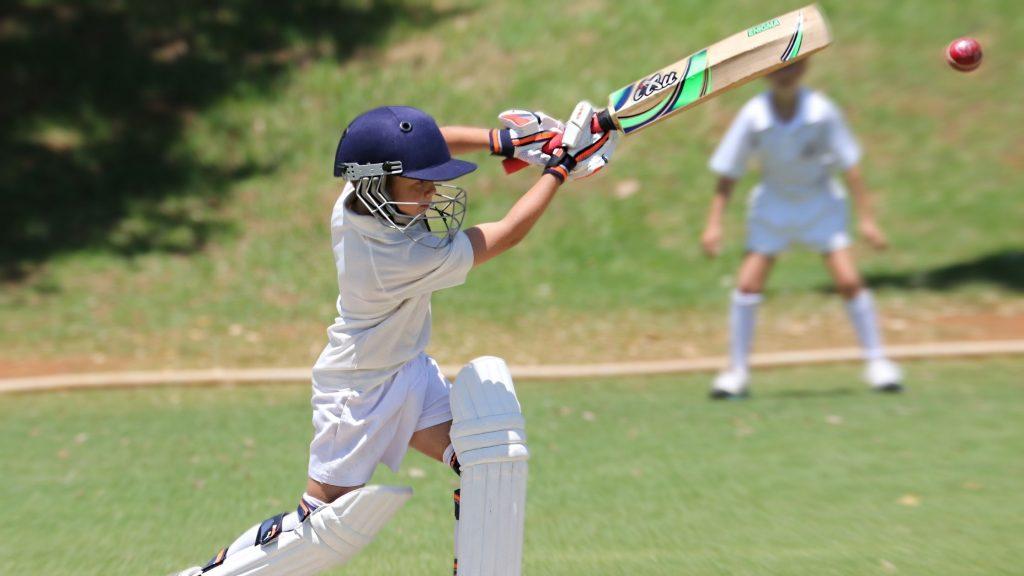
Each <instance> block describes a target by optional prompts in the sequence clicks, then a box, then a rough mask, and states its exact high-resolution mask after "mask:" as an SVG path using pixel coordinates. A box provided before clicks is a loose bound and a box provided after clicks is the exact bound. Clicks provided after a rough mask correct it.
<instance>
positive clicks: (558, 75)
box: [0, 0, 1024, 373]
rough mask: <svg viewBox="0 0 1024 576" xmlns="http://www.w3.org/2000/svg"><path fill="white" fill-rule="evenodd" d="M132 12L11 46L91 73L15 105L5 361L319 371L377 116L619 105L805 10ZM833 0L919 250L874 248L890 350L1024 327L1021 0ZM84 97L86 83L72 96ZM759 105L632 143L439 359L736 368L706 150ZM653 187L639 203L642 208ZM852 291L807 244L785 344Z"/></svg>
mask: <svg viewBox="0 0 1024 576" xmlns="http://www.w3.org/2000/svg"><path fill="white" fill-rule="evenodd" d="M101 4H103V3H97V6H99V5H101ZM113 4H116V6H117V7H116V8H113V7H112V8H111V9H109V10H104V9H100V8H96V7H93V8H89V7H85V6H79V7H76V8H71V7H69V6H68V5H67V3H65V2H58V1H53V0H46V1H40V2H24V3H21V4H19V8H18V9H16V10H13V11H12V14H11V15H10V17H9V18H8V21H7V22H8V25H5V28H4V29H3V30H0V50H4V51H6V52H5V53H8V54H10V55H11V58H12V60H11V61H12V62H18V63H19V65H23V66H25V69H20V68H18V69H13V68H12V70H14V72H10V74H11V77H10V80H11V82H14V83H16V85H19V86H21V84H17V83H18V82H23V81H24V78H26V77H27V78H30V79H31V78H33V77H34V76H33V75H34V74H36V72H35V70H41V69H50V68H51V67H57V68H58V69H62V70H64V69H66V70H67V74H66V75H65V76H60V77H47V78H43V79H41V80H40V81H39V83H38V85H34V84H32V83H31V82H29V84H27V85H25V86H23V88H22V89H21V91H20V92H19V91H17V90H11V91H8V94H7V95H6V96H5V98H12V99H14V100H16V101H17V103H19V106H15V107H13V108H10V109H11V110H15V111H20V112H19V113H18V114H12V115H10V117H8V116H4V118H6V119H9V120H10V122H11V124H10V125H11V126H12V130H10V131H8V132H6V133H5V135H4V137H3V138H2V139H0V151H4V150H6V151H8V152H7V153H5V154H4V158H3V160H0V162H4V167H5V169H4V170H0V182H2V183H3V185H4V188H5V189H9V190H11V194H13V195H14V196H12V197H11V198H12V200H10V204H9V205H10V206H11V207H12V210H13V212H11V213H10V214H11V215H10V216H9V217H8V220H12V221H9V222H7V224H8V225H7V226H5V227H4V228H5V229H6V232H4V233H3V234H4V236H3V239H4V246H3V249H2V250H0V256H2V262H0V264H2V265H3V271H4V278H5V281H4V282H3V283H2V284H0V315H2V321H3V328H4V329H3V330H2V331H0V363H2V364H3V366H2V367H4V370H5V373H12V372H29V371H47V370H53V369H60V368H63V369H65V370H82V369H86V370H90V369H91V370H95V369H113V368H122V367H153V366H167V367H171V366H209V365H237V366H247V365H254V364H258V365H267V364H271V365H296V364H298V365H301V364H306V363H308V362H309V361H310V360H311V358H312V357H313V356H314V354H315V352H316V350H318V349H319V347H320V346H322V343H323V330H324V328H325V327H326V325H328V324H329V323H330V322H331V320H332V319H333V314H334V312H333V303H334V298H335V294H336V287H335V280H334V272H333V267H332V262H331V256H330V251H329V246H328V239H329V237H328V230H327V219H328V214H329V210H330V207H331V205H332V203H333V201H334V198H335V197H336V195H337V192H338V187H339V183H338V182H337V181H335V180H332V179H331V178H330V165H331V161H332V154H333V151H334V146H335V143H336V139H337V137H338V135H339V133H340V130H341V128H342V127H343V126H344V125H345V123H347V121H348V120H350V119H351V118H352V117H353V116H355V115H356V114H357V113H359V112H361V111H363V110H365V109H367V108H369V107H372V106H377V105H381V104H388V103H407V104H413V105H416V106H419V107H422V108H424V109H426V110H428V111H430V112H432V113H433V114H435V115H436V116H437V117H438V118H439V119H440V120H441V122H442V123H453V124H454V123H458V124H473V125H484V126H491V125H494V122H495V115H496V114H497V113H498V112H500V111H501V110H503V109H505V108H508V107H512V106H519V107H538V108H542V109H544V110H547V111H548V112H550V113H553V114H558V115H562V114H566V113H568V111H569V110H570V109H571V107H572V105H573V104H574V103H575V101H576V100H577V99H579V98H584V97H586V98H590V99H592V100H593V101H595V102H601V100H602V98H604V97H605V95H606V94H607V93H608V92H610V91H611V90H613V89H615V88H618V87H619V86H621V85H623V84H625V83H627V82H630V81H632V80H634V79H635V78H636V77H638V76H639V75H641V74H643V73H645V72H647V71H650V70H653V69H655V68H657V67H660V66H661V65H664V64H666V63H668V62H672V61H674V60H677V59H679V58H680V57H682V56H684V55H686V54H687V53H688V52H690V51H692V50H696V49H698V48H700V47H702V46H705V45H707V44H708V43H710V42H713V41H715V40H717V39H719V38H721V37H724V36H726V35H728V34H730V33H732V32H734V31H736V30H739V29H741V28H743V27H745V26H748V25H751V24H753V23H755V22H757V21H759V20H763V19H765V18H767V17H769V16H771V15H773V14H776V13H781V12H783V11H785V10H788V9H791V8H792V7H794V6H795V5H796V3H794V2H784V1H781V0H765V1H753V0H743V1H737V2H729V3H713V2H658V3H655V2H649V3H640V4H636V3H634V4H622V3H619V4H615V3H613V2H608V1H606V0H584V1H582V2H575V3H573V4H572V5H571V6H570V7H567V8H566V10H564V11H562V12H559V13H558V15H557V16H558V20H553V21H550V22H545V21H544V20H543V19H538V18H532V17H531V18H528V17H526V15H528V14H538V13H541V14H549V13H550V6H549V3H547V2H542V1H540V0H524V1H522V2H515V3H502V2H484V1H482V0H465V1H462V0H442V1H430V2H427V1H426V0H408V1H405V2H400V1H388V2H356V1H351V2H344V1H341V2H320V3H307V4H303V3H294V4H292V3H287V4H281V5H275V6H274V7H270V6H265V7H264V8H262V9H261V10H262V11H261V10H253V9H248V10H247V9H245V3H233V4H229V5H224V6H221V7H218V8H217V9H216V10H214V9H211V8H209V6H207V5H205V4H203V3H195V4H196V5H195V6H193V7H192V9H193V10H192V12H188V11H187V10H185V9H183V8H177V9H176V8H174V7H172V6H170V5H167V6H157V5H152V6H150V5H146V6H145V8H143V7H142V5H138V6H137V7H132V6H127V5H123V4H120V3H112V5H113ZM823 4H824V7H825V9H826V11H827V13H828V14H829V16H830V18H831V21H832V24H833V29H834V33H835V36H836V44H835V45H834V47H833V48H831V49H830V50H829V51H828V52H827V53H824V54H823V55H821V56H820V57H819V58H816V59H815V62H814V64H813V67H812V73H811V76H810V83H811V84H812V85H813V86H816V87H820V88H822V89H824V90H825V91H826V92H827V93H828V94H829V95H830V96H832V97H833V99H835V100H836V101H837V102H838V103H839V104H840V105H841V106H842V107H843V108H844V109H845V111H846V113H847V115H848V117H849V120H850V122H851V124H852V126H853V128H854V130H855V131H856V133H857V134H858V136H859V137H860V139H861V140H862V141H863V143H864V145H865V148H866V150H867V156H866V159H865V172H866V175H867V179H868V181H869V183H870V185H871V187H872V188H873V189H875V190H876V191H877V192H878V193H879V196H880V212H881V217H882V221H883V223H884V224H885V226H886V228H887V230H888V232H889V233H890V235H891V239H892V241H893V248H892V250H891V251H890V252H889V253H886V254H884V255H878V254H871V253H867V252H865V253H862V254H861V257H862V263H863V266H864V269H865V271H866V273H867V274H868V276H869V278H871V279H872V280H874V281H875V284H876V286H877V287H878V293H879V301H880V304H881V306H882V308H883V310H884V311H885V312H886V314H887V316H889V317H892V318H897V319H898V320H899V322H901V323H902V324H903V325H907V324H909V325H910V329H909V330H904V332H893V333H891V334H890V337H891V338H892V339H903V340H908V341H910V340H914V341H916V340H921V339H929V338H940V337H941V338H956V337H963V336H967V337H974V336H975V335H976V334H974V333H973V332H971V331H970V330H968V329H967V328H968V327H971V326H974V324H972V323H971V322H964V321H961V320H956V319H957V318H960V317H962V316H965V315H966V316H971V315H988V316H993V317H998V318H1001V319H1002V320H1001V321H1003V322H1004V323H1005V322H1008V321H1013V320H1014V319H1016V320H1019V319H1021V318H1024V305H1022V304H1021V301H1020V298H1019V293H1020V291H1021V290H1022V289H1024V276H1022V275H1021V270H1024V266H1022V265H1021V262H1022V259H1024V254H1022V246H1021V243H1020V242H1021V236H1020V222H1022V221H1024V202H1021V201H1020V196H1019V192H1020V181H1021V174H1022V166H1024V156H1022V150H1024V147H1022V146H1021V145H1020V143H1021V140H1020V131H1019V129H1017V128H1016V127H1019V126H1021V125H1024V106H1022V105H1021V102H1020V99H1019V98H1014V97H1013V95H1016V94H1020V93H1021V92H1022V91H1024V75H1022V74H1020V70H1019V66H1020V61H1021V58H1022V56H1024V8H1022V7H1021V4H1020V3H1018V2H1011V1H1009V0H982V1H978V2H972V3H971V4H970V5H967V4H953V3H943V4H941V5H937V4H936V3H934V2H930V1H926V0H908V1H905V2H901V3H900V4H899V6H898V7H894V6H893V4H892V3H891V2H885V1H881V0H876V1H864V2H857V3H849V2H838V1H824V2H823ZM176 10H177V12H176ZM562 19H565V20H566V21H571V22H572V23H573V24H572V25H570V26H565V25H562V24H561V22H562ZM90 31H91V32H90ZM97 31H100V32H101V33H102V37H103V38H105V39H106V40H105V41H106V44H101V45H100V49H102V50H106V51H107V52H109V58H102V57H95V58H93V57H91V56H90V55H91V54H93V53H92V52H89V51H82V52H81V53H77V52H76V53H74V54H70V55H69V54H67V51H66V50H64V49H63V48H62V47H63V46H66V45H68V44H69V43H73V42H72V41H81V42H83V43H85V44H86V45H93V44H96V40H95V35H96V34H97V33H99V32H97ZM968 33H969V34H974V35H976V36H978V37H979V38H980V39H981V41H982V43H983V44H984V45H985V49H986V60H985V63H984V65H983V66H982V68H981V69H980V70H978V71H977V72H976V73H973V74H971V75H963V74H957V73H954V72H952V71H951V70H949V69H948V68H947V67H946V66H945V64H944V62H943V60H942V48H943V47H944V46H945V44H946V43H947V42H948V41H949V40H950V39H951V38H953V37H956V36H958V35H962V34H968ZM90 34H92V35H90ZM90 43H91V44H90ZM53 54H56V55H59V57H56V56H55V57H53V59H52V60H47V59H46V58H48V57H49V55H53ZM99 54H100V55H101V56H102V55H103V54H106V52H102V51H101V52H100V53H99ZM70 56H74V58H73V59H69V57H70ZM112 61H113V62H118V63H120V64H121V65H120V66H113V67H112V66H110V65H109V63H110V62H112ZM33 63H35V64H36V67H35V68H32V67H31V66H32V64H33ZM4 74H5V75H6V74H8V72H4ZM6 77H7V76H4V78H6ZM60 82H63V83H66V86H65V90H63V91H61V90H58V91H56V92H54V90H53V87H54V83H58V84H57V86H62V84H60ZM759 89H760V87H759V86H758V85H751V86H747V87H744V88H743V89H741V90H738V91H736V92H734V93H731V94H728V95H726V96H724V97H722V98H720V99H718V100H715V101H713V102H712V103H709V104H707V105H705V106H702V107H700V108H698V109H696V110H694V111H692V112H690V113H687V114H685V115H684V116H682V117H679V118H678V119H675V120H673V121H671V122H667V123H665V124H663V125H660V126H658V127H655V128H652V129H651V130H649V131H647V132H645V133H644V134H643V135H642V136H640V137H637V138H636V139H630V140H629V141H627V142H624V143H623V145H622V146H621V147H620V151H619V153H618V154H617V157H616V158H615V159H614V163H613V166H612V167H611V168H610V169H609V170H608V171H607V173H606V174H603V175H602V176H601V177H600V178H597V179H595V180H593V181H591V182H587V183H584V184H581V185H573V186H571V187H569V188H567V189H566V190H565V191H564V193H563V194H562V195H561V197H560V198H559V199H558V201H557V202H556V203H555V205H554V206H553V207H552V209H551V210H550V212H549V214H547V215H546V217H545V218H544V220H543V221H542V222H541V224H540V226H539V227H538V229H537V230H536V231H535V232H534V233H533V234H532V236H531V237H530V238H528V239H527V241H526V242H525V243H524V244H523V245H522V246H521V247H519V248H517V250H515V251H513V252H512V253H510V254H508V255H506V256H503V257H502V258H501V259H500V261H498V262H496V263H495V264H492V265H488V266H486V267H484V268H482V269H481V270H480V271H478V272H475V273H474V275H473V277H472V278H471V280H470V282H469V283H468V285H466V286H464V287H461V288H458V289H455V290H451V291H448V292H446V293H442V294H439V295H438V296H437V298H436V305H435V317H436V318H437V337H436V338H435V342H436V348H437V352H438V355H439V356H440V357H441V358H443V359H445V360H452V361H462V360H464V359H466V358H468V357H470V356H471V355H475V354H480V353H500V354H502V355H504V356H507V357H509V358H510V359H513V360H518V361H558V360H564V359H573V360H592V359H604V358H607V357H610V356H616V357H622V356H624V355H625V356H631V357H664V356H667V355H679V354H682V353H685V352H687V351H689V352H692V353H700V354H707V353H718V352H720V350H721V344H722V331H723V328H724V325H723V324H724V323H723V322H722V316H723V314H724V306H725V301H726V295H727V290H728V288H729V286H730V284H731V275H732V272H733V270H734V268H735V267H736V265H737V263H738V260H739V256H740V253H741V249H742V248H741V247H742V232H741V226H740V223H741V220H742V212H743V210H742V207H741V206H742V203H743V199H742V195H741V197H740V198H738V199H737V201H736V202H735V203H734V206H733V209H732V211H731V215H730V216H731V219H730V225H731V227H730V229H729V244H728V250H727V253H726V254H725V255H724V257H723V258H720V259H719V260H717V261H713V262H708V261H705V260H704V259H703V257H702V256H701V255H700V253H699V250H698V245H697V238H698V236H699V233H700V228H701V225H702V223H703V219H704V211H705V206H706V204H707V201H708V198H709V197H710V194H711V189H712V185H713V177H712V175H711V174H710V173H709V172H708V170H707V169H706V167H705V164H706V161H707V158H708V155H709V154H710V152H711V151H712V149H713V147H714V146H715V144H716V142H717V140H718V139H719V138H720V136H721V134H722V133H723V131H724V130H725V128H726V126H727V125H728V123H729V121H730V119H731V118H732V116H733V115H734V113H735V112H736V110H737V109H738V108H739V107H740V106H741V105H742V104H743V102H744V101H746V99H747V98H749V97H750V96H751V95H753V94H754V93H755V92H756V91H757V90H759ZM67 94H72V95H74V96H75V97H74V98H64V96H62V95H67ZM22 99H24V101H22ZM475 160H477V161H479V162H480V163H481V165H482V166H481V169H480V170H479V171H478V172H477V173H475V174H473V175H471V176H469V177H467V178H466V179H465V180H464V182H463V184H464V185H465V186H466V187H467V188H468V189H469V191H470V199H471V200H470V213H469V221H471V222H478V221H482V220H486V219H489V218H494V217H498V216H500V215H501V214H502V213H503V211H504V210H505V209H506V208H507V207H508V206H510V205H511V203H512V202H513V200H514V199H515V198H516V196H517V194H519V193H520V192H522V191H523V190H525V189H526V188H527V186H528V185H529V184H530V182H531V177H532V176H531V175H530V174H522V175H517V176H515V177H511V178H509V177H505V176H503V175H502V174H501V171H500V168H499V166H498V164H497V162H495V161H494V160H492V159H490V158H487V157H486V156H482V155H481V156H478V157H475ZM633 183H635V184H636V185H637V186H638V188H639V191H638V192H637V193H635V194H634V195H626V194H624V193H623V192H622V191H623V190H628V189H629V187H630V186H631V185H632V184H633ZM752 183H753V180H752V179H749V178H748V179H747V180H746V181H744V182H743V184H742V186H741V188H742V189H744V190H745V189H747V188H749V186H750V185H751V184H752ZM14 208H17V210H14ZM826 286H827V282H826V278H825V275H824V272H823V270H822V269H821V267H820V265H819V263H818V260H817V258H815V257H812V256H810V255H806V254H804V255H793V256H792V257H787V258H786V261H785V262H784V263H783V266H782V268H781V269H780V271H779V273H778V274H776V276H775V277H774V278H773V280H772V284H771V296H772V299H773V302H776V303H777V304H774V306H777V308H776V310H781V311H782V312H779V315H780V316H781V319H780V320H779V322H778V323H777V324H778V325H777V326H776V327H775V329H774V330H773V331H774V333H775V334H776V335H777V338H774V339H772V340H771V341H770V342H769V343H768V344H767V345H772V343H775V345H778V346H781V347H792V346H796V345H800V344H803V343H804V342H803V341H801V340H800V338H797V337H790V336H791V335H788V334H789V333H788V332H787V331H786V330H787V329H786V325H787V323H789V322H797V323H800V324H805V325H809V326H811V327H812V328H813V327H814V326H818V327H821V326H827V325H830V324H834V323H835V322H834V321H835V320H836V319H837V318H840V317H841V309H840V308H839V307H838V306H837V305H835V304H833V303H831V302H830V300H829V298H831V297H830V296H828V295H827V294H825V293H823V292H822V291H821V290H822V289H824V288H825V287H826ZM595 311H600V312H599V313H596V312H595ZM936 318H938V321H936V322H933V320H935V319H936ZM950 318H952V320H949V319H950ZM998 318H997V319H998ZM943 319H947V320H948V322H945V324H943V321H944V320H943ZM1007 319H1009V320H1007ZM1017 324H1018V328H1017V329H1016V331H1015V332H1014V334H1015V335H1018V336H1019V335H1020V329H1019V325H1020V324H1021V323H1020V322H1017ZM552 325H559V326H571V327H572V328H571V329H565V330H557V331H553V330H550V329H549V328H550V326H552ZM469 326H472V327H474V328H473V330H469V329H467V327H469ZM765 326H772V324H771V322H768V323H766V324H765ZM814 330H815V329H812V330H811V332H812V334H813V333H816V332H815V331H814ZM469 332H477V333H484V332H485V333H487V334H488V337H487V338H483V337H478V336H473V335H472V334H468V333H469ZM976 332H979V333H982V335H984V333H985V329H980V330H977V331H976ZM538 334H543V337H542V338H539V337H538V336H537V335H538ZM842 337H843V338H848V335H846V334H845V333H844V334H843V336H842ZM837 338H838V337H837ZM819 342H820V340H814V341H812V342H811V343H819ZM843 343H848V340H844V341H843ZM495 347H497V348H499V349H494V348H495ZM40 364H41V365H43V366H45V368H40V367H39V365H40Z"/></svg>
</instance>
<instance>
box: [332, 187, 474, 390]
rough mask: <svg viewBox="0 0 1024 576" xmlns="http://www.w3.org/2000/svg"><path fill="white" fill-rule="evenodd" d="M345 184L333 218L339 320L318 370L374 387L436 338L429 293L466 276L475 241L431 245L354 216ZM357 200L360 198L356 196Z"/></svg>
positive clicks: (461, 237)
mask: <svg viewBox="0 0 1024 576" xmlns="http://www.w3.org/2000/svg"><path fill="white" fill-rule="evenodd" d="M353 193H354V192H353V187H352V185H351V184H346V185H345V188H344V189H343V190H342V193H341V196H340V197H339V198H338V201H337V203H335V205H334V212H333V214H332V216H331V243H332V245H333V247H334V263H335V265H336V267H337V270H338V303H337V308H338V317H337V318H336V319H335V321H334V324H333V325H331V327H330V328H328V330H327V340H328V341H327V346H326V347H324V350H323V352H321V353H320V357H319V358H318V359H317V361H316V365H315V366H314V367H313V372H314V375H315V376H316V379H317V382H318V384H322V383H323V382H327V381H330V380H332V378H333V377H334V376H337V377H339V380H338V382H339V385H342V384H345V385H352V386H354V385H364V386H365V385H375V384H378V383H383V382H384V381H386V380H387V379H388V378H390V377H391V376H393V375H394V374H395V373H396V372H398V370H399V369H400V368H401V367H402V365H403V364H405V363H406V362H408V361H409V360H411V359H412V358H414V357H416V356H417V355H418V354H419V353H421V352H423V351H424V349H425V348H426V347H427V343H428V342H429V341H430V295H431V293H433V292H435V291H437V290H441V289H444V288H450V287H452V286H458V285H459V284H462V283H463V282H465V281H466V276H467V274H468V273H469V270H470V269H471V268H472V267H473V246H472V245H471V244H470V241H469V237H467V236H466V234H465V233H464V232H462V231H460V232H458V233H457V234H456V235H455V237H454V238H452V241H451V242H450V243H449V244H448V245H447V246H446V247H444V248H431V247H429V246H423V245H421V244H417V243H416V242H413V241H412V240H410V239H409V238H408V237H407V236H406V235H405V234H403V233H402V232H399V231H398V230H394V229H391V228H388V227H386V226H384V225H383V224H381V223H380V222H378V221H377V219H376V218H374V217H373V216H364V215H360V214H357V213H355V212H354V211H352V209H351V208H349V207H348V202H347V199H348V197H349V196H350V195H351V194H353ZM353 200H355V199H354V198H353Z"/></svg>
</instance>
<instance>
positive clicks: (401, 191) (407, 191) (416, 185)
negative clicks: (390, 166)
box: [388, 176, 437, 216]
mask: <svg viewBox="0 0 1024 576" xmlns="http://www.w3.org/2000/svg"><path fill="white" fill-rule="evenodd" d="M388 183H389V185H390V192H391V199H392V200H394V201H395V202H412V203H415V205H412V204H399V205H398V206H397V208H398V210H399V211H400V212H401V213H402V214H405V215H407V216H416V215H417V214H422V213H423V212H425V211H426V210H427V208H428V207H429V206H430V201H431V200H432V199H433V198H434V193H435V192H436V191H437V188H436V187H435V186H434V183H433V182H431V181H429V180H416V179H414V178H406V177H404V176H391V177H390V178H388Z"/></svg>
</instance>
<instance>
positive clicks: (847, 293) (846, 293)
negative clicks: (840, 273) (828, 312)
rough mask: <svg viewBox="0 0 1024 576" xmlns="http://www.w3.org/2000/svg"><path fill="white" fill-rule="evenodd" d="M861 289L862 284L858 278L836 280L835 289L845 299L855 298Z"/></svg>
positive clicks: (862, 287)
mask: <svg viewBox="0 0 1024 576" xmlns="http://www.w3.org/2000/svg"><path fill="white" fill-rule="evenodd" d="M863 289H864V284H863V283H861V281H860V280H858V279H853V280H840V281H838V282H836V291H837V292H839V294H840V295H841V296H842V297H843V298H845V299H847V300H851V299H853V298H855V297H856V296H857V294H859V293H860V291H861V290H863Z"/></svg>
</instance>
